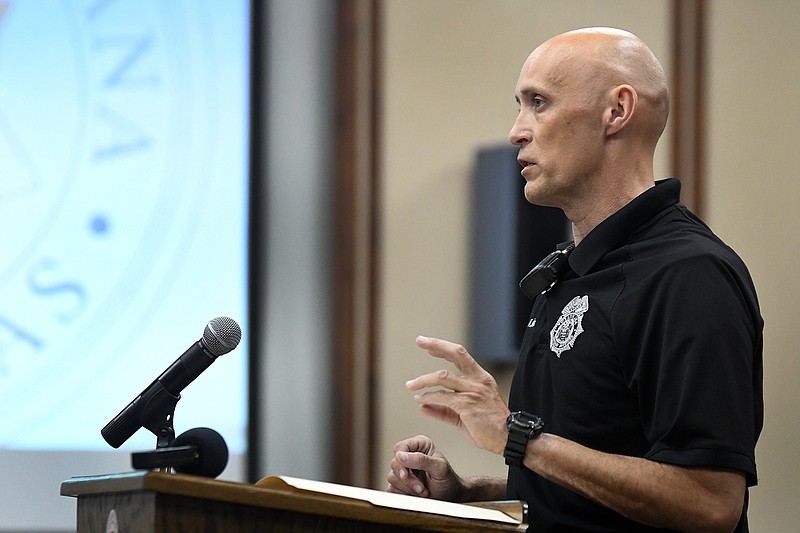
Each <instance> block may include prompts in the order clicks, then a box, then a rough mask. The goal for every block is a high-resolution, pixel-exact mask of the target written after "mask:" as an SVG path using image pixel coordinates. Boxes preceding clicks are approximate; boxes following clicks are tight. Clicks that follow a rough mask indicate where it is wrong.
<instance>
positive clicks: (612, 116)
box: [606, 85, 639, 135]
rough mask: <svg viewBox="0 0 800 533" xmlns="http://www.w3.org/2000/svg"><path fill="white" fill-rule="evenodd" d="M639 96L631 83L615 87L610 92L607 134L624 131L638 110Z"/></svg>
mask: <svg viewBox="0 0 800 533" xmlns="http://www.w3.org/2000/svg"><path fill="white" fill-rule="evenodd" d="M638 103H639V96H638V95H637V94H636V89H634V88H633V87H631V86H630V85H619V86H617V87H614V89H612V90H611V92H610V94H609V104H610V105H609V109H608V113H607V115H606V116H607V122H606V134H607V135H615V134H617V133H619V132H620V131H622V129H623V128H624V127H625V126H626V125H627V124H628V122H629V121H630V120H631V117H633V114H634V113H635V112H636V106H637V105H638Z"/></svg>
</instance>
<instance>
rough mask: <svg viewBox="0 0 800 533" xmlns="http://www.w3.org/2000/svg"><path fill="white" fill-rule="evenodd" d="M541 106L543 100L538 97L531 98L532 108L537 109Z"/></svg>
mask: <svg viewBox="0 0 800 533" xmlns="http://www.w3.org/2000/svg"><path fill="white" fill-rule="evenodd" d="M543 105H544V100H542V99H541V98H539V97H538V96H537V97H534V98H533V107H536V108H538V107H542V106H543Z"/></svg>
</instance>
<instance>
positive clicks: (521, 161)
mask: <svg viewBox="0 0 800 533" xmlns="http://www.w3.org/2000/svg"><path fill="white" fill-rule="evenodd" d="M517 163H519V166H521V167H522V168H523V169H525V168H528V167H531V166H533V165H535V164H536V163H535V162H533V161H530V160H528V159H525V158H523V157H518V158H517Z"/></svg>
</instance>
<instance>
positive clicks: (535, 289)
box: [519, 243, 575, 300]
mask: <svg viewBox="0 0 800 533" xmlns="http://www.w3.org/2000/svg"><path fill="white" fill-rule="evenodd" d="M574 249H575V243H570V244H569V246H567V247H566V248H564V249H563V250H556V251H555V252H552V253H550V254H549V255H548V256H547V257H545V258H544V259H542V260H541V261H540V262H539V264H538V265H536V266H535V267H533V270H531V271H530V272H528V273H527V274H526V275H525V277H524V278H522V280H521V281H520V282H519V288H520V289H522V292H524V293H525V296H527V297H528V298H530V299H531V300H533V299H534V298H536V297H537V296H538V295H540V294H543V293H545V292H547V291H549V290H550V289H551V288H552V287H553V285H555V284H556V282H557V281H558V277H559V276H560V275H561V274H563V273H564V271H566V269H567V267H568V266H569V263H567V259H568V258H569V254H570V253H572V250H574Z"/></svg>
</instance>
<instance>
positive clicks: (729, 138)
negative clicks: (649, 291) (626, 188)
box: [708, 0, 800, 532]
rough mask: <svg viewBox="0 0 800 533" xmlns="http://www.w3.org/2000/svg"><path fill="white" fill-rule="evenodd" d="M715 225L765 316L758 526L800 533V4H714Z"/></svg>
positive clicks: (755, 495) (755, 507)
mask: <svg viewBox="0 0 800 533" xmlns="http://www.w3.org/2000/svg"><path fill="white" fill-rule="evenodd" d="M710 18H711V27H710V30H711V56H710V59H711V61H710V75H711V80H710V82H711V88H710V99H709V102H710V109H709V118H710V124H709V126H710V132H709V133H710V138H709V157H710V161H709V162H710V165H709V190H708V193H709V200H710V201H709V217H708V218H709V221H710V223H711V225H712V227H714V229H715V230H716V231H717V233H719V234H720V236H722V237H723V238H724V239H726V240H727V241H728V243H729V244H730V245H731V246H732V247H733V248H734V249H736V250H737V251H738V252H739V253H740V254H741V255H742V256H743V257H744V258H745V260H746V261H747V264H748V265H749V267H750V270H751V273H752V275H753V278H754V279H755V283H756V287H757V288H758V291H759V297H760V299H761V309H762V314H763V315H764V320H765V322H766V326H765V339H764V344H765V347H764V374H765V375H764V387H765V393H764V401H765V403H766V421H765V427H764V433H763V434H762V436H761V440H760V442H759V445H758V449H757V460H758V467H759V476H760V484H759V486H758V487H757V488H756V489H754V490H753V491H752V512H751V514H750V516H751V522H752V525H753V526H754V527H753V528H752V529H753V531H770V532H771V531H792V532H794V531H800V487H799V486H798V481H800V459H798V449H800V425H799V424H798V420H799V419H800V414H798V408H800V383H799V382H800V348H798V341H797V338H796V337H795V335H796V334H797V332H798V329H800V328H798V325H800V324H799V323H798V313H797V311H796V303H797V302H798V301H800V282H798V275H797V270H798V268H797V267H798V255H800V236H799V234H798V229H800V171H799V169H800V149H798V143H800V100H798V97H800V64H798V59H799V58H800V27H799V26H798V20H800V2H795V1H793V0H785V1H776V0H771V1H767V2H751V1H748V0H726V1H724V2H723V1H718V2H716V3H714V4H712V9H711V17H710Z"/></svg>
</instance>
